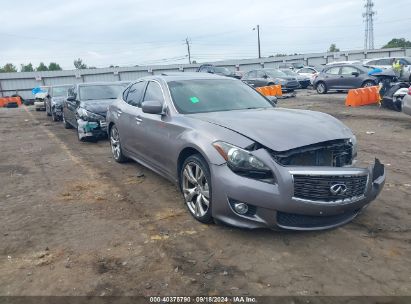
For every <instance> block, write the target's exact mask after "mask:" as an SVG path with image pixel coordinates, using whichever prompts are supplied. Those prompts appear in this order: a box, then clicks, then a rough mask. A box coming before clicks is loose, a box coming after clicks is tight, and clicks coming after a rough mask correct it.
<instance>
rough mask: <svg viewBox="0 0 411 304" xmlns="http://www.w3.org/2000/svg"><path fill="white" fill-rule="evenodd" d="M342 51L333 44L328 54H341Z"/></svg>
mask: <svg viewBox="0 0 411 304" xmlns="http://www.w3.org/2000/svg"><path fill="white" fill-rule="evenodd" d="M339 51H340V49H339V48H337V46H336V45H335V43H331V45H330V48H329V49H328V52H330V53H334V52H339Z"/></svg>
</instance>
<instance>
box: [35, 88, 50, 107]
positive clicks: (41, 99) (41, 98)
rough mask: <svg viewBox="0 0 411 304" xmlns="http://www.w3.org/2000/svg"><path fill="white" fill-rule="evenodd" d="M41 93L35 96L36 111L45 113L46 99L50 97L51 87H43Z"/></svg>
mask: <svg viewBox="0 0 411 304" xmlns="http://www.w3.org/2000/svg"><path fill="white" fill-rule="evenodd" d="M40 89H41V92H38V93H36V94H35V95H34V108H35V109H36V111H45V110H46V98H47V96H48V95H49V93H48V92H49V89H50V87H46V86H41V87H40Z"/></svg>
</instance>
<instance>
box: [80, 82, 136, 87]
mask: <svg viewBox="0 0 411 304" xmlns="http://www.w3.org/2000/svg"><path fill="white" fill-rule="evenodd" d="M125 83H129V81H107V82H104V81H100V82H83V83H77V84H76V85H77V86H79V87H80V86H81V87H85V86H96V85H113V84H119V85H121V84H125Z"/></svg>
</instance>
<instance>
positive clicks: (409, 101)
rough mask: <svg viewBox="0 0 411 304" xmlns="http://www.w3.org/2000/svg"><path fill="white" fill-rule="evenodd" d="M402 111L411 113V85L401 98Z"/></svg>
mask: <svg viewBox="0 0 411 304" xmlns="http://www.w3.org/2000/svg"><path fill="white" fill-rule="evenodd" d="M402 111H403V112H404V113H405V114H408V115H411V87H409V88H408V94H407V95H405V96H404V98H403V99H402Z"/></svg>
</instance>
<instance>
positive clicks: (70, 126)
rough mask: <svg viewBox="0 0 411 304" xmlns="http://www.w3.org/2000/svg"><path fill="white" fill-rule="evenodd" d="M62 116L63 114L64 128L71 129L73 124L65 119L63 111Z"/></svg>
mask: <svg viewBox="0 0 411 304" xmlns="http://www.w3.org/2000/svg"><path fill="white" fill-rule="evenodd" d="M62 116H63V125H64V128H66V129H72V128H73V126H72V125H71V124H70V123H69V122H68V121H67V120H66V117H65V116H64V112H63V113H62Z"/></svg>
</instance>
